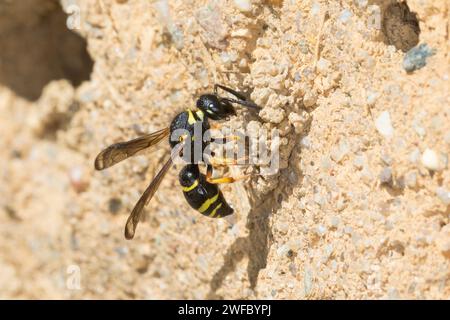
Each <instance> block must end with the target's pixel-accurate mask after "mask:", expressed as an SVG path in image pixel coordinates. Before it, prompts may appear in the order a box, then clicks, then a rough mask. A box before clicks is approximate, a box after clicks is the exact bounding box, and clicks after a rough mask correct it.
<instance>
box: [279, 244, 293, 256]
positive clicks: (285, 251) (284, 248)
mask: <svg viewBox="0 0 450 320" xmlns="http://www.w3.org/2000/svg"><path fill="white" fill-rule="evenodd" d="M289 251H291V248H290V247H289V245H287V244H284V245H282V246H280V247H278V249H277V255H278V256H279V257H284V256H287V255H288V253H289Z"/></svg>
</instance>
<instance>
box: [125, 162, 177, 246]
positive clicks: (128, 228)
mask: <svg viewBox="0 0 450 320" xmlns="http://www.w3.org/2000/svg"><path fill="white" fill-rule="evenodd" d="M171 166H172V157H170V158H169V160H167V162H166V163H165V164H164V166H163V167H162V169H161V170H160V171H159V172H158V174H157V175H156V177H155V178H154V179H153V181H152V182H151V183H150V185H149V186H148V187H147V189H146V190H145V191H144V193H143V194H142V196H141V198H140V199H139V201H138V202H137V203H136V205H135V206H134V209H133V211H132V212H131V214H130V216H129V217H128V220H127V223H126V225H125V238H127V239H128V240H130V239H133V237H134V233H135V231H136V227H137V224H138V223H139V220H140V219H141V215H142V210H143V209H144V207H145V205H146V204H147V203H149V201H150V200H151V199H152V197H153V195H154V194H155V192H156V190H157V189H158V187H159V185H160V184H161V181H162V180H163V178H164V176H165V175H166V173H167V172H168V171H169V169H170V167H171Z"/></svg>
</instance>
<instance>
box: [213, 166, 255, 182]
mask: <svg viewBox="0 0 450 320" xmlns="http://www.w3.org/2000/svg"><path fill="white" fill-rule="evenodd" d="M212 173H213V167H212V165H208V166H207V168H206V181H207V182H209V183H212V184H219V183H233V182H236V181H240V180H245V179H247V178H249V177H250V176H251V175H249V174H246V175H242V176H239V177H227V176H225V177H220V178H213V177H212Z"/></svg>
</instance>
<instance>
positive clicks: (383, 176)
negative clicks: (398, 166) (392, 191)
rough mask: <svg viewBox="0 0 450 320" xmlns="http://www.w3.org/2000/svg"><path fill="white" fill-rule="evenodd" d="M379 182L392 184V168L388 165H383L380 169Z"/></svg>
mask: <svg viewBox="0 0 450 320" xmlns="http://www.w3.org/2000/svg"><path fill="white" fill-rule="evenodd" d="M380 182H381V183H382V184H392V169H391V168H390V167H384V168H383V170H381V173H380Z"/></svg>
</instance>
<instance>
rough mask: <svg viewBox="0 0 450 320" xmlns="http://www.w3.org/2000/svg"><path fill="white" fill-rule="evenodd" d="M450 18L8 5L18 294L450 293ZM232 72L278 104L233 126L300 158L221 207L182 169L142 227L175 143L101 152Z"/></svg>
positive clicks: (321, 6)
mask: <svg viewBox="0 0 450 320" xmlns="http://www.w3.org/2000/svg"><path fill="white" fill-rule="evenodd" d="M62 8H64V10H65V11H66V12H68V13H69V14H70V16H69V17H67V16H66V14H65V13H64V11H63V9H62ZM77 13H79V16H78V15H77ZM68 18H70V19H69V20H68ZM449 21H450V17H449V3H448V1H446V0H439V1H438V0H436V1H421V0H409V1H407V3H406V2H404V1H396V0H384V1H383V0H373V1H370V0H369V1H366V0H354V1H334V0H333V1H318V0H316V1H309V0H304V1H295V0H284V1H283V0H278V1H276V0H266V1H263V0H252V1H249V0H246V1H245V0H240V1H238V0H236V1H232V0H227V1H214V0H210V1H205V0H195V1H194V0H188V1H186V0H183V1H181V0H170V1H167V2H166V1H147V0H128V1H127V0H120V1H119V0H116V1H113V0H72V1H70V0H66V1H61V5H60V4H59V2H56V1H52V0H46V1H43V0H26V1H25V0H24V1H4V0H3V1H0V48H1V50H0V114H1V117H0V135H1V139H0V168H1V171H0V194H1V197H0V234H1V239H2V241H1V242H0V298H51V299H53V298H102V299H103V298H123V299H128V298H139V299H174V298H187V299H193V298H196V299H204V298H218V299H220V298H233V299H252V298H257V299H258V298H264V299H267V298H268V299H272V298H273V299H328V298H329V299H350V298H353V299H365V298H366V299H367V298H371V299H372V298H375V299H385V298H389V299H397V298H400V299H402V298H418V299H436V298H437V299H448V298H450V224H449V222H450V221H449V220H450V170H449V165H448V158H449V153H450V107H449V106H450V93H449V92H450V90H449V89H450V85H449V75H450V67H449V60H450V57H449V51H450V50H449V49H450V48H449V47H450V41H449V40H450V39H449V32H450V30H449ZM67 22H69V25H70V26H72V27H75V28H74V30H69V29H68V28H67V26H66V23H67ZM423 43H426V44H427V45H428V46H429V47H430V48H432V49H433V50H434V55H432V56H429V57H428V58H427V60H426V65H425V66H424V67H423V68H421V69H419V70H416V71H414V72H411V73H407V72H405V70H404V69H403V67H402V64H403V58H404V56H405V52H407V51H408V50H410V49H411V48H413V47H415V46H416V45H419V44H423ZM214 83H223V84H226V85H228V86H230V87H233V88H238V89H240V90H241V91H244V92H247V93H248V94H250V96H251V98H252V99H253V100H254V101H255V102H256V103H258V104H259V105H261V106H263V107H264V109H263V110H262V111H261V112H260V113H259V115H257V114H254V113H251V112H247V111H245V110H243V111H239V113H238V115H237V116H236V117H233V118H232V119H231V120H230V121H229V122H227V126H230V127H234V128H244V127H246V126H247V124H248V125H249V127H250V128H251V130H253V131H257V130H259V129H261V128H266V129H268V130H269V131H271V130H274V129H278V130H280V133H281V139H280V140H279V141H278V142H276V143H279V144H280V153H281V154H280V157H281V158H280V165H281V170H280V172H279V173H278V174H276V175H273V176H266V175H264V170H265V169H264V168H262V167H261V168H260V167H258V166H255V167H253V168H249V169H247V170H249V171H251V172H253V173H260V174H263V175H261V176H256V175H255V176H254V177H252V178H251V179H249V180H247V181H245V182H239V183H236V184H233V185H226V186H223V187H222V190H223V192H224V194H225V196H226V198H227V199H228V201H229V202H230V203H231V204H232V205H233V206H234V208H235V211H236V215H235V217H234V219H231V220H224V219H222V220H220V219H216V220H211V219H208V218H205V217H203V216H201V215H200V214H198V213H197V212H195V211H194V210H192V209H191V208H190V207H189V206H188V205H187V203H186V202H185V200H184V198H183V195H182V192H181V189H180V187H179V184H178V181H177V172H178V171H177V170H179V169H180V167H179V166H178V167H176V168H173V169H172V170H171V171H170V173H169V174H168V176H167V177H166V179H165V180H164V181H163V183H162V184H161V187H160V189H159V190H158V192H157V194H156V196H155V198H154V199H153V200H152V201H151V203H150V204H149V206H148V207H147V210H146V219H145V221H143V222H142V223H141V224H140V225H139V227H138V229H137V234H136V237H135V239H134V240H132V241H127V240H125V239H124V237H123V227H124V224H125V221H126V219H127V216H128V214H129V212H130V211H131V209H132V208H133V206H134V204H135V203H136V201H137V200H138V198H139V196H140V194H141V193H142V191H143V190H144V189H145V187H146V186H147V185H148V183H149V182H150V181H151V179H152V177H153V176H154V175H155V174H156V172H157V171H158V170H159V168H160V167H161V165H162V162H163V160H164V159H165V157H166V155H167V151H168V146H166V145H165V144H162V145H161V146H162V147H160V148H159V149H154V150H149V151H146V152H144V153H143V154H142V155H139V156H136V157H134V158H132V159H130V160H128V161H125V162H123V163H121V164H118V165H117V166H115V167H112V168H110V169H108V170H105V171H101V172H96V171H95V170H94V168H93V160H94V158H95V156H96V155H97V153H98V152H99V151H100V150H101V149H102V148H104V147H106V146H107V145H109V144H111V143H114V142H117V141H122V140H128V139H131V138H133V137H136V136H138V135H141V134H143V133H148V132H152V131H155V130H158V129H160V128H163V127H164V126H166V125H167V124H168V123H169V122H170V120H171V119H172V117H173V116H174V115H175V114H176V113H177V112H179V111H181V110H184V109H185V108H187V107H194V106H195V98H196V97H197V96H198V95H199V94H201V93H203V92H207V91H211V90H212V86H213V84H214ZM241 110H242V109H241ZM242 170H243V169H242V168H233V169H232V170H231V172H232V174H239V172H240V171H242Z"/></svg>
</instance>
